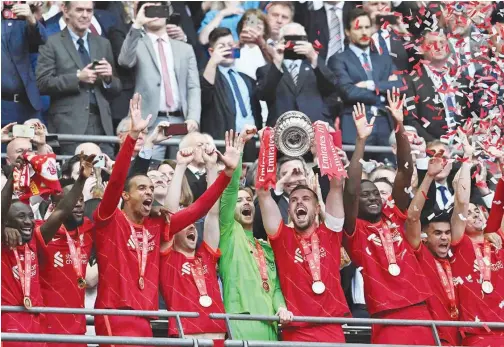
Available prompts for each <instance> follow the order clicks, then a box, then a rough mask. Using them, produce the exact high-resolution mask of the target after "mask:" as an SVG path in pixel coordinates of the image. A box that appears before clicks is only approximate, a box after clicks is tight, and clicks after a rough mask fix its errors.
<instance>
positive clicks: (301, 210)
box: [296, 205, 308, 221]
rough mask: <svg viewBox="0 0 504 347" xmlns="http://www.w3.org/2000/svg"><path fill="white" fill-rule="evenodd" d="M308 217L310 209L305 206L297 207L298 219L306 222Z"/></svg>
mask: <svg viewBox="0 0 504 347" xmlns="http://www.w3.org/2000/svg"><path fill="white" fill-rule="evenodd" d="M307 217H308V209H307V208H306V207H305V206H303V205H298V206H297V207H296V218H297V219H298V220H300V221H305V220H306V218H307Z"/></svg>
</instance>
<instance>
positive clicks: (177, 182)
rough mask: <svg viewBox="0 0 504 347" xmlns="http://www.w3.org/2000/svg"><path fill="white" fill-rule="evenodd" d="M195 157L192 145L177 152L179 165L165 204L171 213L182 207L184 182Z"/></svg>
mask: <svg viewBox="0 0 504 347" xmlns="http://www.w3.org/2000/svg"><path fill="white" fill-rule="evenodd" d="M193 159H194V149H193V148H192V147H189V148H184V149H181V150H180V151H178V152H177V166H175V170H174V173H173V177H172V181H171V183H170V188H169V189H168V195H167V196H166V201H165V206H166V208H167V209H168V211H170V213H176V212H177V211H178V210H179V208H180V196H181V194H182V182H183V180H184V176H185V172H186V170H187V165H189V163H190V162H191V161H193Z"/></svg>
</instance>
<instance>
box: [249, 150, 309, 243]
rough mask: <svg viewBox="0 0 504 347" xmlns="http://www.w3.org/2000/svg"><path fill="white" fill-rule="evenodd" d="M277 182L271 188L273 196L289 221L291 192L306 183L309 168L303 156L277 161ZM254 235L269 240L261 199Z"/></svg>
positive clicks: (257, 202)
mask: <svg viewBox="0 0 504 347" xmlns="http://www.w3.org/2000/svg"><path fill="white" fill-rule="evenodd" d="M277 168H278V169H277V184H276V187H275V189H271V196H272V197H273V199H274V200H275V201H276V203H277V205H278V208H279V209H280V213H281V214H282V219H283V221H284V223H288V222H289V194H290V193H291V191H292V190H293V189H294V188H295V187H296V186H298V185H300V184H301V185H306V184H307V181H308V179H307V177H308V169H307V167H306V163H305V161H304V160H303V158H301V157H299V158H293V157H288V156H284V157H281V158H280V159H279V160H278V163H277ZM254 206H255V211H256V212H255V215H254V229H253V233H254V237H255V238H257V239H263V240H267V238H268V235H267V234H266V230H265V229H264V225H263V220H262V214H261V208H260V207H259V200H257V199H256V200H255V202H254Z"/></svg>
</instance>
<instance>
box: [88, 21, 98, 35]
mask: <svg viewBox="0 0 504 347" xmlns="http://www.w3.org/2000/svg"><path fill="white" fill-rule="evenodd" d="M89 30H91V32H92V33H93V34H95V35H98V36H100V34H98V30H96V28H95V26H94V25H93V24H91V25H90V26H89Z"/></svg>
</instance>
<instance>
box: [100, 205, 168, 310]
mask: <svg viewBox="0 0 504 347" xmlns="http://www.w3.org/2000/svg"><path fill="white" fill-rule="evenodd" d="M98 211H99V209H96V211H95V213H94V220H95V225H96V236H95V244H96V260H97V262H98V274H99V277H98V295H97V297H96V303H95V308H131V309H134V310H157V309H158V284H159V243H160V240H161V234H162V233H164V232H165V227H166V222H165V218H164V217H159V218H145V219H144V224H143V226H144V227H145V228H146V229H147V238H148V252H147V265H146V267H145V277H144V283H145V287H144V289H143V290H141V289H140V287H139V283H138V280H139V278H140V271H139V262H138V259H137V252H136V249H135V242H134V239H133V238H132V237H133V235H132V233H131V228H130V224H129V223H130V222H129V221H128V220H127V219H126V216H125V215H124V213H123V212H122V211H121V210H119V209H117V208H116V210H115V211H114V213H113V214H112V216H110V218H108V219H106V220H102V219H101V218H100V216H99V213H98ZM132 225H133V227H134V229H135V232H136V235H135V236H136V238H137V242H138V246H139V248H140V251H141V250H142V249H143V247H144V245H143V242H142V238H143V232H142V230H143V228H142V225H136V224H132ZM140 253H141V252H140Z"/></svg>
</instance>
